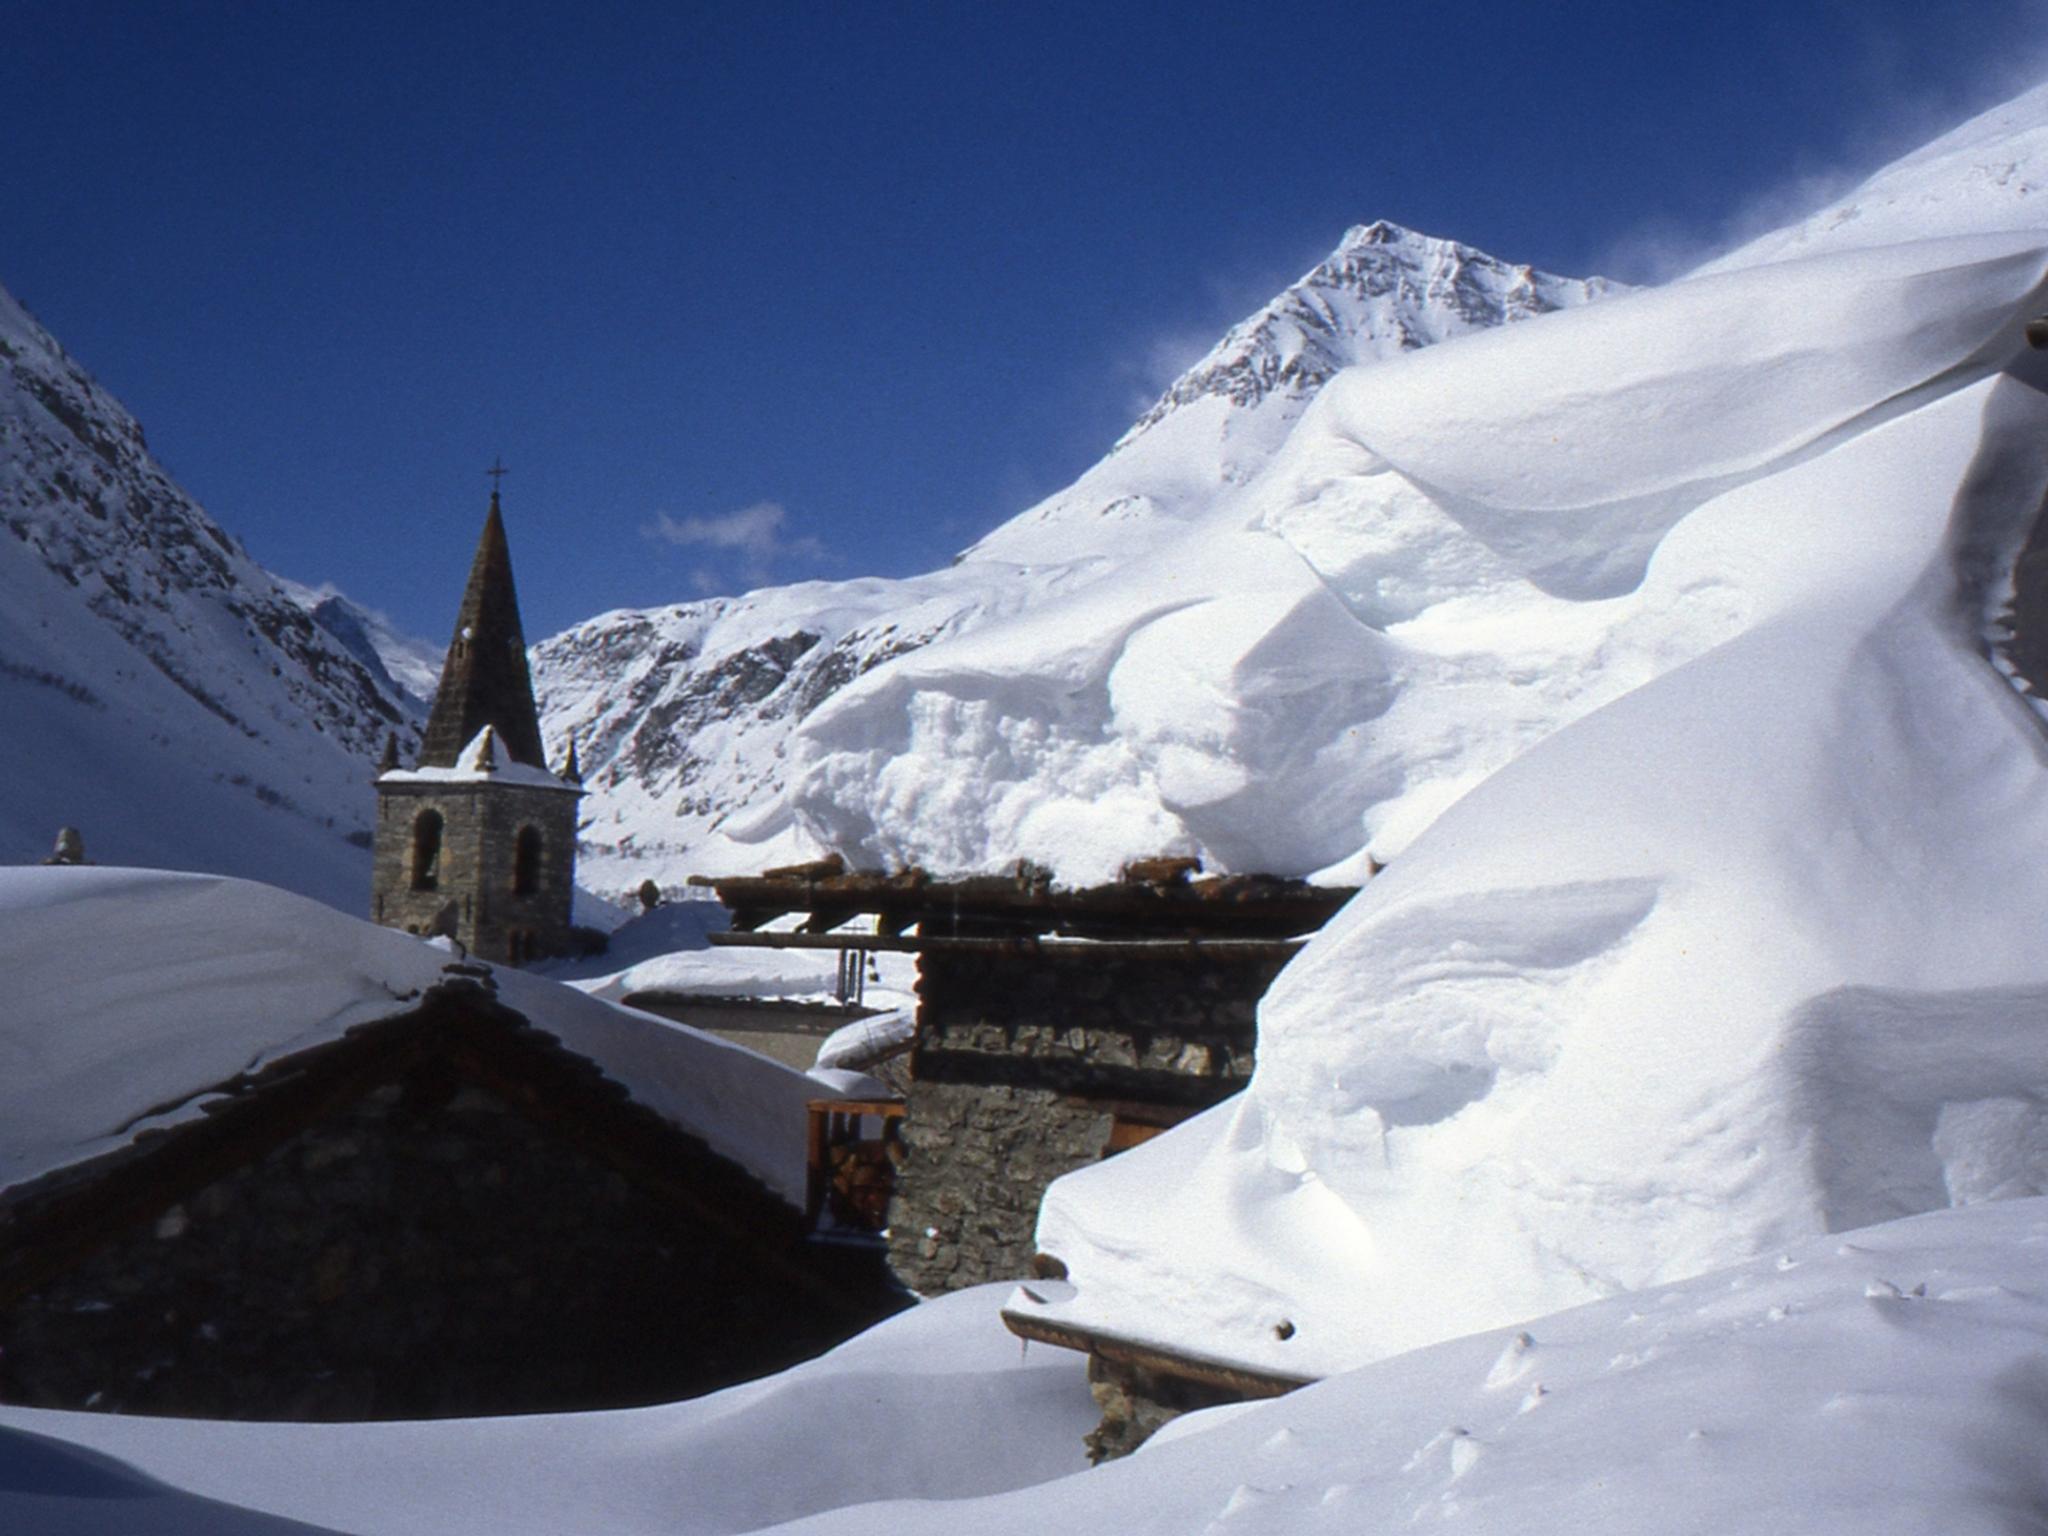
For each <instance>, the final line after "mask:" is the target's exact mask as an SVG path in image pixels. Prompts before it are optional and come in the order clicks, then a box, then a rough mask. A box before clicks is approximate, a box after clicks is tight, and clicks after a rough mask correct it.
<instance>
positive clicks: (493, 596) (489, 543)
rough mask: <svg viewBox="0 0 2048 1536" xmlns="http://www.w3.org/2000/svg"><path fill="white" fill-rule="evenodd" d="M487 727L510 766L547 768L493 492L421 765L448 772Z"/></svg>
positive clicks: (509, 557) (508, 551) (509, 558)
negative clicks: (493, 731)
mask: <svg viewBox="0 0 2048 1536" xmlns="http://www.w3.org/2000/svg"><path fill="white" fill-rule="evenodd" d="M487 725H488V726H494V727H496V729H497V734H498V739H499V740H500V741H501V742H503V743H504V745H505V749H506V750H507V751H508V752H510V753H511V755H512V760H513V761H514V762H518V763H525V764H527V765H529V766H530V767H534V768H541V769H545V768H546V767H547V766H548V762H547V752H546V749H545V748H544V747H542V745H541V739H540V714H539V712H538V711H537V710H536V709H535V708H534V705H533V679H532V678H531V677H530V676H529V675H528V673H527V670H526V636H525V633H524V632H523V631H522V630H521V628H520V624H519V596H518V594H517V592H516V591H514V589H513V586H512V552H511V549H510V547H509V546H508V545H507V544H506V542H505V521H504V518H503V517H502V516H500V514H499V512H498V493H497V492H496V491H493V492H492V493H491V510H490V515H489V516H488V517H486V518H485V519H484V531H483V536H482V537H481V538H480V539H478V540H477V546H476V559H475V561H474V562H473V563H472V564H471V566H470V570H469V585H468V587H467V588H466V589H465V590H464V591H463V594H462V610H461V612H460V613H459V614H458V615H457V616H456V619H455V634H454V637H453V638H452V639H451V640H450V641H449V643H448V660H447V662H446V663H445V664H444V665H443V667H442V669H441V686H440V688H439V690H438V691H437V692H436V693H435V694H434V710H433V713H432V714H431V715H430V716H429V717H428V719H427V733H426V737H425V740H424V741H423V742H422V744H421V747H420V760H419V766H420V767H422V768H453V767H454V766H455V765H456V761H457V759H458V758H459V757H460V756H461V755H462V749H463V748H464V747H465V746H467V745H468V744H469V743H470V742H471V741H473V740H474V739H475V738H476V735H477V733H478V732H479V731H481V730H482V729H483V728H484V727H485V726H487Z"/></svg>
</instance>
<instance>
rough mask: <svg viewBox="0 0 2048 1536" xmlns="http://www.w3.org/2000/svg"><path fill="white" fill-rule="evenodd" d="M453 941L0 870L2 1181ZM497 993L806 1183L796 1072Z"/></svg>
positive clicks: (85, 1149)
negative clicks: (4, 983)
mask: <svg viewBox="0 0 2048 1536" xmlns="http://www.w3.org/2000/svg"><path fill="white" fill-rule="evenodd" d="M450 959H451V956H450V955H449V954H448V953H447V952H446V951H444V950H442V949H440V948H438V947H436V946H435V945H433V944H430V943H426V942H423V941H421V940H419V939H415V938H412V937H411V936H409V935H406V934H402V933H397V932H394V931H393V930H391V929H388V928H379V927H376V926H374V925H372V924H369V923H366V922H360V921H358V920H356V919H354V918H348V917H343V916H342V915H340V914H339V913H337V912H335V911H333V910H332V909H330V908H328V907H325V906H322V905H320V904H319V903H316V902H312V901H308V900H306V899H304V898H302V897H298V896H293V895H290V894H288V893H286V892H283V891H279V890H275V889H273V888H271V887H268V886H261V885H255V884H252V883H250V882H247V881H241V880H230V879H225V878H221V877H217V876H211V875H185V874H170V873H165V872H162V871H152V870H132V869H104V868H50V869H44V868H27V869H21V868H8V869H0V975H5V976H6V977H7V979H8V1004H7V1007H6V1008H5V1009H4V1010H0V1189H4V1188H7V1187H11V1186H13V1185H16V1184H19V1183H21V1182H24V1181H25V1180H28V1179H31V1178H34V1177H36V1176H38V1175H40V1174H43V1173H47V1172H50V1171H51V1170H53V1169H57V1168H61V1167H65V1166H67V1165H69V1164H72V1163H75V1162H79V1161H82V1160H84V1159H86V1158H89V1157H92V1156H95V1155H97V1154H99V1153H102V1152H106V1151H110V1150H112V1149H114V1148H116V1147H118V1146H121V1145H123V1144H125V1143H127V1142H128V1141H131V1140H133V1139H134V1138H135V1136H136V1135H138V1134H139V1133H140V1132H142V1131H143V1130H145V1129H148V1128H150V1127H152V1126H162V1125H167V1124H173V1123H176V1122H177V1121H179V1120H181V1119H184V1118H187V1117H190V1116H193V1115H196V1114H197V1113H198V1108H197V1100H198V1098H199V1097H201V1096H203V1095H204V1094H205V1093H206V1091H207V1090H208V1089H210V1088H213V1087H214V1086H216V1085H218V1084H220V1083H223V1082H225V1081H227V1080H228V1079H230V1078H233V1077H234V1076H235V1075H236V1074H237V1073H239V1072H243V1071H247V1070H252V1069H254V1068H256V1067H259V1066H261V1065H263V1064H265V1063H267V1062H270V1061H273V1060H276V1059H277V1058H279V1057H282V1056H286V1055H289V1054H291V1053H292V1052H294V1051H297V1050H301V1049H305V1048H307V1047H310V1046H313V1045H318V1044H320V1043H322V1042H324V1041H327V1040H331V1039H333V1038H335V1037H336V1036H338V1035H339V1034H341V1033H342V1032H343V1031H344V1030H346V1029H348V1028H349V1027H350V1026H352V1025H355V1024H359V1023H363V1022H365V1021H368V1020H370V1019H376V1018H383V1017H387V1016H390V1015H393V1014H398V1013H404V1012H406V1011H408V1010H409V1009H410V1008H411V1007H412V1006H413V1002H414V1000H415V999H416V998H417V997H418V996H419V994H420V992H421V991H422V990H423V989H425V988H427V987H430V986H433V985H434V984H436V983H437V982H438V981H440V980H441V979H442V975H443V968H444V967H445V966H446V965H447V964H448V962H449V961H450ZM493 979H494V981H495V983H496V986H497V996H498V1000H499V1001H500V1002H501V1003H503V1004H504V1005H505V1006H507V1007H509V1008H512V1009H514V1010H516V1011H517V1012H518V1013H520V1014H522V1015H524V1016H525V1017H526V1018H527V1019H529V1020H530V1021H531V1022H533V1023H534V1024H535V1025H537V1026H538V1027H540V1028H541V1029H543V1030H546V1031H547V1032H548V1033H550V1034H552V1035H554V1036H555V1037H556V1038H557V1039H559V1040H560V1041H561V1042H562V1043H563V1044H564V1045H565V1046H567V1047H568V1048H569V1049H570V1050H572V1051H575V1052H576V1053H577V1054H579V1055H581V1056H585V1057H587V1058H588V1059H590V1060H591V1061H593V1062H595V1063H596V1064H597V1065H598V1066H599V1067H601V1068H602V1069H603V1070H604V1071H605V1073H606V1074H607V1075H608V1076H610V1077H612V1078H613V1079H615V1080H616V1081H618V1082H619V1083H621V1084H623V1085H624V1086H625V1087H626V1088H627V1089H628V1090H629V1091H630V1092H631V1094H632V1095H633V1097H634V1098H635V1099H636V1100H637V1101H638V1102H640V1103H642V1104H644V1105H646V1106H647V1107H648V1108H650V1109H653V1110H655V1111H657V1112H658V1113H660V1114H661V1115H663V1116H664V1117H665V1118H667V1119H668V1120H670V1121H671V1122H672V1123H674V1124H676V1125H678V1126H680V1127H681V1128H683V1129H685V1130H688V1131H690V1132H692V1133H694V1134H696V1135H698V1136H701V1137H702V1138H703V1139H704V1140H705V1141H706V1142H707V1143H708V1144H709V1145H710V1146H711V1147H712V1148H713V1149H714V1150H716V1151H718V1152H720V1153H722V1154H723V1155H725V1156H727V1157H730V1158H732V1159H733V1160H734V1161H736V1162H738V1163H740V1164H742V1165H743V1166H745V1167H747V1168H748V1169H750V1170H751V1171H753V1172H754V1173H755V1174H756V1175H757V1176H759V1177H760V1178H761V1179H762V1180H763V1181H764V1182H765V1183H767V1184H768V1185H769V1187H770V1188H772V1189H774V1190H776V1191H777V1192H778V1193H779V1194H781V1195H783V1196H784V1197H785V1198H787V1199H789V1200H791V1201H792V1202H793V1203H798V1202H800V1201H801V1199H802V1191H803V1176H804V1168H803V1132H804V1108H805V1104H806V1102H807V1101H808V1100H809V1099H810V1098H811V1097H812V1096H813V1095H815V1094H816V1093H817V1091H818V1089H817V1084H816V1083H815V1082H814V1081H813V1080H812V1079H810V1078H807V1077H805V1076H804V1075H803V1074H802V1073H799V1072H795V1071H792V1070H790V1069H789V1068H787V1067H784V1066H782V1065H780V1064H779V1063H776V1062H773V1061H770V1060H768V1059H767V1058H765V1057H762V1056H757V1055H755V1054H754V1053H753V1052H751V1051H748V1050H745V1049H743V1048H742V1047H739V1046H736V1045H730V1044H728V1043H727V1042H725V1041H723V1040H719V1039H717V1038H715V1037H713V1036H710V1035H705V1034H702V1033H700V1032H698V1031H696V1030H693V1029H690V1028H688V1027H686V1026H684V1025H680V1024H673V1023H669V1022H667V1021H665V1020H660V1019H655V1018H652V1017H650V1016H648V1015H646V1014H641V1013H637V1012H634V1011H632V1010H630V1009H625V1008H620V1007H617V1006H615V1005H613V1004H610V1003H607V1002H603V1001H601V1000H599V999H596V998H592V997H587V996H585V995H584V994H582V993H580V992H577V991H575V990H573V989H571V988H568V987H564V986H561V985H559V984H557V983H555V982H552V981H549V980H547V979H545V978H543V977H539V976H534V975H529V974H526V973H523V972H519V971H512V970H505V969H499V970H497V971H496V972H495V973H494V978H493Z"/></svg>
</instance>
